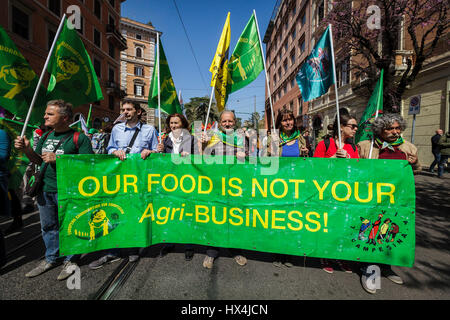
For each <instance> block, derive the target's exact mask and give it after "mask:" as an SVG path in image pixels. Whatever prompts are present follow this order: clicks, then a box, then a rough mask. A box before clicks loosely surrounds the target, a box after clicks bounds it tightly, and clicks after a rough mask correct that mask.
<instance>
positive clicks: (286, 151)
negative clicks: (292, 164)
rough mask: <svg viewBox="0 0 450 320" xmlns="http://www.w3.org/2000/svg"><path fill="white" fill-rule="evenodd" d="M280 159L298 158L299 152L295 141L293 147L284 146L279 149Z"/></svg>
mask: <svg viewBox="0 0 450 320" xmlns="http://www.w3.org/2000/svg"><path fill="white" fill-rule="evenodd" d="M281 156H282V157H300V150H298V140H297V139H295V143H294V144H293V145H290V146H288V145H287V144H285V145H284V146H283V148H282V149H281Z"/></svg>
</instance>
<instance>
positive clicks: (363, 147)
mask: <svg viewBox="0 0 450 320" xmlns="http://www.w3.org/2000/svg"><path fill="white" fill-rule="evenodd" d="M405 128H406V121H405V120H404V119H403V117H402V116H400V115H399V114H385V115H382V116H381V117H378V118H376V119H375V121H374V122H373V124H372V132H373V135H374V139H373V142H372V140H365V141H361V142H359V143H358V150H359V157H360V158H362V159H369V158H370V159H389V160H407V161H408V162H409V164H410V165H411V168H412V169H413V172H414V173H418V172H419V171H420V170H421V164H420V162H419V157H418V155H417V148H416V146H414V145H413V144H412V143H410V142H408V141H406V140H404V139H403V138H402V136H401V134H402V132H403V131H404V130H405ZM372 144H373V146H372ZM371 149H372V151H371ZM373 267H374V266H373V265H366V266H364V267H363V269H362V271H363V273H362V276H361V284H362V286H363V288H364V290H366V291H367V292H369V293H372V294H374V293H376V291H377V289H373V288H370V287H368V286H367V279H369V278H370V272H369V271H368V270H372V269H373ZM379 268H380V270H381V275H383V276H384V277H386V278H388V279H389V280H391V281H392V282H394V283H396V284H403V280H402V278H401V277H400V276H399V275H397V274H396V273H395V272H394V271H393V270H392V268H391V266H389V265H379Z"/></svg>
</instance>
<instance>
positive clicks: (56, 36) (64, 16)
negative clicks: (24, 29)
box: [20, 14, 66, 138]
mask: <svg viewBox="0 0 450 320" xmlns="http://www.w3.org/2000/svg"><path fill="white" fill-rule="evenodd" d="M65 20H66V14H64V15H63V17H62V19H61V22H60V23H59V27H58V30H57V31H56V35H55V38H54V39H53V43H52V46H51V47H50V51H49V53H48V56H47V59H46V60H45V64H44V68H43V69H42V72H41V76H40V77H39V81H38V84H37V86H36V90H35V91H34V95H33V99H32V100H31V104H30V108H29V109H28V113H27V117H26V118H25V122H24V124H23V128H22V133H21V134H20V137H21V138H22V137H23V136H24V135H25V131H26V129H27V126H28V122H29V121H30V116H31V111H33V107H34V104H35V103H36V98H37V96H38V93H39V89H40V88H41V84H42V80H43V79H44V75H45V71H46V70H47V66H48V63H49V62H50V58H51V56H52V53H53V49H54V48H55V45H56V41H57V40H58V37H59V34H60V33H61V30H62V28H63V26H64V21H65Z"/></svg>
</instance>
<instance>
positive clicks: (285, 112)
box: [275, 109, 297, 130]
mask: <svg viewBox="0 0 450 320" xmlns="http://www.w3.org/2000/svg"><path fill="white" fill-rule="evenodd" d="M286 117H289V118H291V119H293V120H294V129H296V128H297V120H296V119H295V116H294V112H293V111H291V110H289V109H280V110H279V111H278V115H277V119H276V121H275V128H276V129H278V130H280V129H281V121H283V120H284V119H286Z"/></svg>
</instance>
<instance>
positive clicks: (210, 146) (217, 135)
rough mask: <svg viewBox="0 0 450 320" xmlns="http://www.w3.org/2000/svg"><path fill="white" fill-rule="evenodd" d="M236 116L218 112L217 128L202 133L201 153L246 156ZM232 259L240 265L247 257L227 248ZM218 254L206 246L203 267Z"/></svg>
mask: <svg viewBox="0 0 450 320" xmlns="http://www.w3.org/2000/svg"><path fill="white" fill-rule="evenodd" d="M235 127H236V117H235V115H234V112H232V111H229V110H224V111H222V113H221V114H220V120H219V130H216V131H214V133H213V135H212V136H211V137H210V138H209V137H208V135H206V134H204V133H203V134H202V136H201V137H200V141H201V143H202V149H203V154H206V155H216V156H224V155H228V156H236V157H237V158H238V159H240V160H241V161H242V160H244V159H245V157H247V156H248V142H247V141H246V140H245V134H244V132H236V131H235ZM229 251H230V252H231V254H232V256H233V257H234V261H236V263H237V264H238V265H240V266H244V265H246V264H247V258H245V257H244V256H243V255H242V251H241V250H240V249H229ZM218 256H219V250H218V248H215V247H208V248H207V250H206V257H205V259H204V260H203V267H205V268H207V269H211V268H212V267H213V264H214V260H215V259H216V258H217V257H218Z"/></svg>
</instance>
